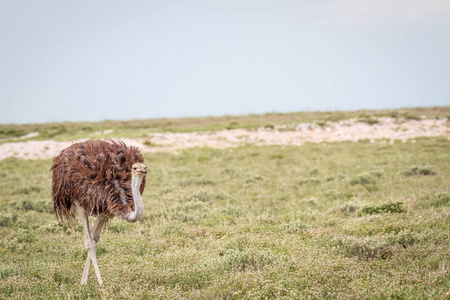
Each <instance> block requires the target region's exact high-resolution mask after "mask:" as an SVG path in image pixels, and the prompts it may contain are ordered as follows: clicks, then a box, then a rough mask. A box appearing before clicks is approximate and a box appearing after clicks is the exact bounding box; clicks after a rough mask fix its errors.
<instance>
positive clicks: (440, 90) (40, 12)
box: [0, 0, 450, 123]
mask: <svg viewBox="0 0 450 300" xmlns="http://www.w3.org/2000/svg"><path fill="white" fill-rule="evenodd" d="M0 41H1V42H0V123H36V122H37V123H41V122H55V121H84V120H87V121H98V120H105V119H137V118H159V117H183V116H207V115H225V114H233V115H235V114H248V113H263V112H275V111H277V112H291V111H302V110H348V109H373V108H396V107H412V106H444V105H445V106H448V105H450V1H448V0H378V1H373V0H318V1H301V0H300V1H294V0H291V1H284V0H273V1H264V0H262V1H261V0H260V1H246V0H239V1H234V0H223V1H213V0H210V1H206V0H205V1H149V0H147V1H110V0H109V1H95V0H89V1H80V0H77V1H67V0H66V1H65V0H42V1H30V0H29V1H21V0H14V1H6V0H0Z"/></svg>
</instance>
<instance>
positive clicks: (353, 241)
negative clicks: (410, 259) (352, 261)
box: [333, 236, 394, 260]
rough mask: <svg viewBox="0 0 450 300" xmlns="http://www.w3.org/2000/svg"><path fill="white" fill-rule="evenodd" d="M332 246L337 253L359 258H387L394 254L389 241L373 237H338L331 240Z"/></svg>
mask: <svg viewBox="0 0 450 300" xmlns="http://www.w3.org/2000/svg"><path fill="white" fill-rule="evenodd" d="M333 246H334V249H335V251H336V252H338V253H339V254H342V255H345V256H347V257H353V256H356V257H357V258H358V259H361V260H371V259H388V258H390V257H391V256H392V255H393V254H394V248H393V247H392V246H391V245H390V244H389V243H387V242H386V241H383V240H380V239H373V238H364V239H358V238H355V237H351V236H349V237H345V238H338V239H335V240H334V241H333Z"/></svg>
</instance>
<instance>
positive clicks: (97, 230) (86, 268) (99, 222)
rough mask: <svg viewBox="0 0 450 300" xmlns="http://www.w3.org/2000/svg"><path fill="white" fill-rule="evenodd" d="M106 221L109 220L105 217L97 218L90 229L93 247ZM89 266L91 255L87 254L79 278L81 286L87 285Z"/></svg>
mask: <svg viewBox="0 0 450 300" xmlns="http://www.w3.org/2000/svg"><path fill="white" fill-rule="evenodd" d="M108 219H109V218H108V217H107V216H106V215H100V216H98V218H97V222H96V223H95V225H94V228H92V231H91V238H92V240H94V242H95V245H97V243H98V240H99V238H100V232H101V231H102V229H103V225H105V223H106V222H107V221H108ZM91 264H92V259H91V255H90V254H89V252H88V256H87V259H86V264H85V265H84V271H83V276H82V277H81V284H87V283H88V281H89V274H90V273H91Z"/></svg>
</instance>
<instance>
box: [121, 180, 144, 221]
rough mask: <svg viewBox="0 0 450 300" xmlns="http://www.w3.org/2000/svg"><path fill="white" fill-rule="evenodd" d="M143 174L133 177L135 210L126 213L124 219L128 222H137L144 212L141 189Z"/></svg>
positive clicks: (132, 189)
mask: <svg viewBox="0 0 450 300" xmlns="http://www.w3.org/2000/svg"><path fill="white" fill-rule="evenodd" d="M142 178H143V176H135V175H133V176H132V177H131V192H132V193H133V200H134V211H132V212H130V213H129V214H127V215H125V217H124V219H125V220H126V221H128V222H136V221H138V220H139V219H140V218H141V217H142V214H143V213H144V204H143V203H142V197H141V192H140V191H139V189H140V187H141V182H142Z"/></svg>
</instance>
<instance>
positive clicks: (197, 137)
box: [0, 118, 450, 160]
mask: <svg viewBox="0 0 450 300" xmlns="http://www.w3.org/2000/svg"><path fill="white" fill-rule="evenodd" d="M448 125H449V123H448V120H447V119H439V120H437V119H432V120H431V119H430V120H408V121H405V122H402V123H396V122H395V120H394V119H391V118H382V119H380V122H379V123H377V124H374V125H369V124H367V123H362V122H357V121H356V120H345V121H340V122H336V123H327V124H326V126H323V127H321V126H318V125H317V124H312V123H302V124H298V125H296V126H279V127H275V128H273V129H268V128H259V129H258V130H253V131H250V130H244V129H233V130H219V131H212V132H189V133H170V132H168V133H152V134H149V135H148V138H141V139H129V138H123V139H120V140H122V141H124V142H125V143H126V144H129V145H135V146H138V147H139V148H140V149H141V151H142V152H157V151H168V152H175V151H177V150H180V149H184V148H190V147H211V148H219V149H221V148H228V147H237V146H240V145H244V144H255V145H296V146H301V145H302V144H303V143H305V142H311V143H327V142H341V141H353V142H358V141H359V140H370V141H371V142H386V141H388V142H390V143H394V142H395V141H396V140H399V141H402V142H407V141H408V140H410V141H412V142H415V141H414V139H415V138H418V137H433V136H443V137H447V138H450V130H449V126H448ZM288 127H289V128H290V129H288ZM74 142H78V141H67V142H57V141H53V140H46V141H26V142H14V143H4V144H2V145H0V160H3V159H5V158H8V157H18V158H25V159H41V158H52V157H55V156H56V155H58V153H59V152H60V151H61V150H62V149H64V148H66V147H68V146H70V145H71V144H73V143H74Z"/></svg>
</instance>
